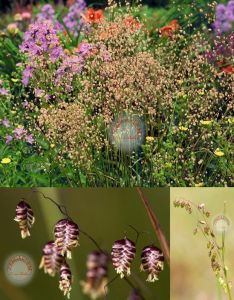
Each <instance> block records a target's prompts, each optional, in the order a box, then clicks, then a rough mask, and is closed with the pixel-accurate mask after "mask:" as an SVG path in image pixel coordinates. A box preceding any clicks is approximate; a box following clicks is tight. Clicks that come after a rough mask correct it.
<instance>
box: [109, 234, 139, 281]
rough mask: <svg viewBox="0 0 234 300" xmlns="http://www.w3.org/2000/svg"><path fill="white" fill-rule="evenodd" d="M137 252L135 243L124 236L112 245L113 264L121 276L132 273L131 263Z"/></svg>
mask: <svg viewBox="0 0 234 300" xmlns="http://www.w3.org/2000/svg"><path fill="white" fill-rule="evenodd" d="M135 254H136V246H135V243H134V242H132V241H131V240H129V239H127V238H124V239H122V240H118V241H115V242H114V244H113V246H112V251H111V258H112V264H113V266H114V268H115V270H116V272H117V274H120V278H124V276H129V275H131V264H132V261H133V259H134V257H135Z"/></svg>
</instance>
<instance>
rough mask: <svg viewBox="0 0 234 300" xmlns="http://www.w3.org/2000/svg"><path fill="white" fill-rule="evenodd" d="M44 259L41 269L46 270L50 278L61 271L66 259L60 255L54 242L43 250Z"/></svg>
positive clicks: (49, 243)
mask: <svg viewBox="0 0 234 300" xmlns="http://www.w3.org/2000/svg"><path fill="white" fill-rule="evenodd" d="M42 253H43V255H42V259H41V263H40V266H39V268H40V269H42V268H44V272H45V273H48V274H49V275H50V276H54V275H55V274H56V273H57V272H59V271H60V268H61V265H62V263H63V262H64V257H63V256H62V255H61V254H59V252H58V249H57V247H56V245H55V243H54V241H50V242H48V243H46V245H45V246H44V248H43V250H42Z"/></svg>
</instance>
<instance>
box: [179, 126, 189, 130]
mask: <svg viewBox="0 0 234 300" xmlns="http://www.w3.org/2000/svg"><path fill="white" fill-rule="evenodd" d="M179 129H180V130H181V131H187V130H188V127H185V126H179Z"/></svg>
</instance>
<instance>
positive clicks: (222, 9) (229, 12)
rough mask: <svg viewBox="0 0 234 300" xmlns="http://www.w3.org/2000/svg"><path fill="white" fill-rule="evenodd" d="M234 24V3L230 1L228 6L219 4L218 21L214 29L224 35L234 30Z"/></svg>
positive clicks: (216, 20) (217, 10)
mask: <svg viewBox="0 0 234 300" xmlns="http://www.w3.org/2000/svg"><path fill="white" fill-rule="evenodd" d="M233 23H234V1H233V0H230V1H229V2H228V3H227V5H224V4H218V5H217V7H216V19H215V22H214V23H213V25H212V26H213V29H214V31H215V32H216V33H217V34H222V33H225V32H229V31H231V30H232V26H233Z"/></svg>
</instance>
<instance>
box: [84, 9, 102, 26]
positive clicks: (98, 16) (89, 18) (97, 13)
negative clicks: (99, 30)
mask: <svg viewBox="0 0 234 300" xmlns="http://www.w3.org/2000/svg"><path fill="white" fill-rule="evenodd" d="M103 18H104V14H103V11H102V10H101V9H98V10H95V9H93V8H89V9H87V11H86V14H85V16H84V19H85V21H86V22H87V23H91V24H94V23H99V22H101V21H102V20H103Z"/></svg>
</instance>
